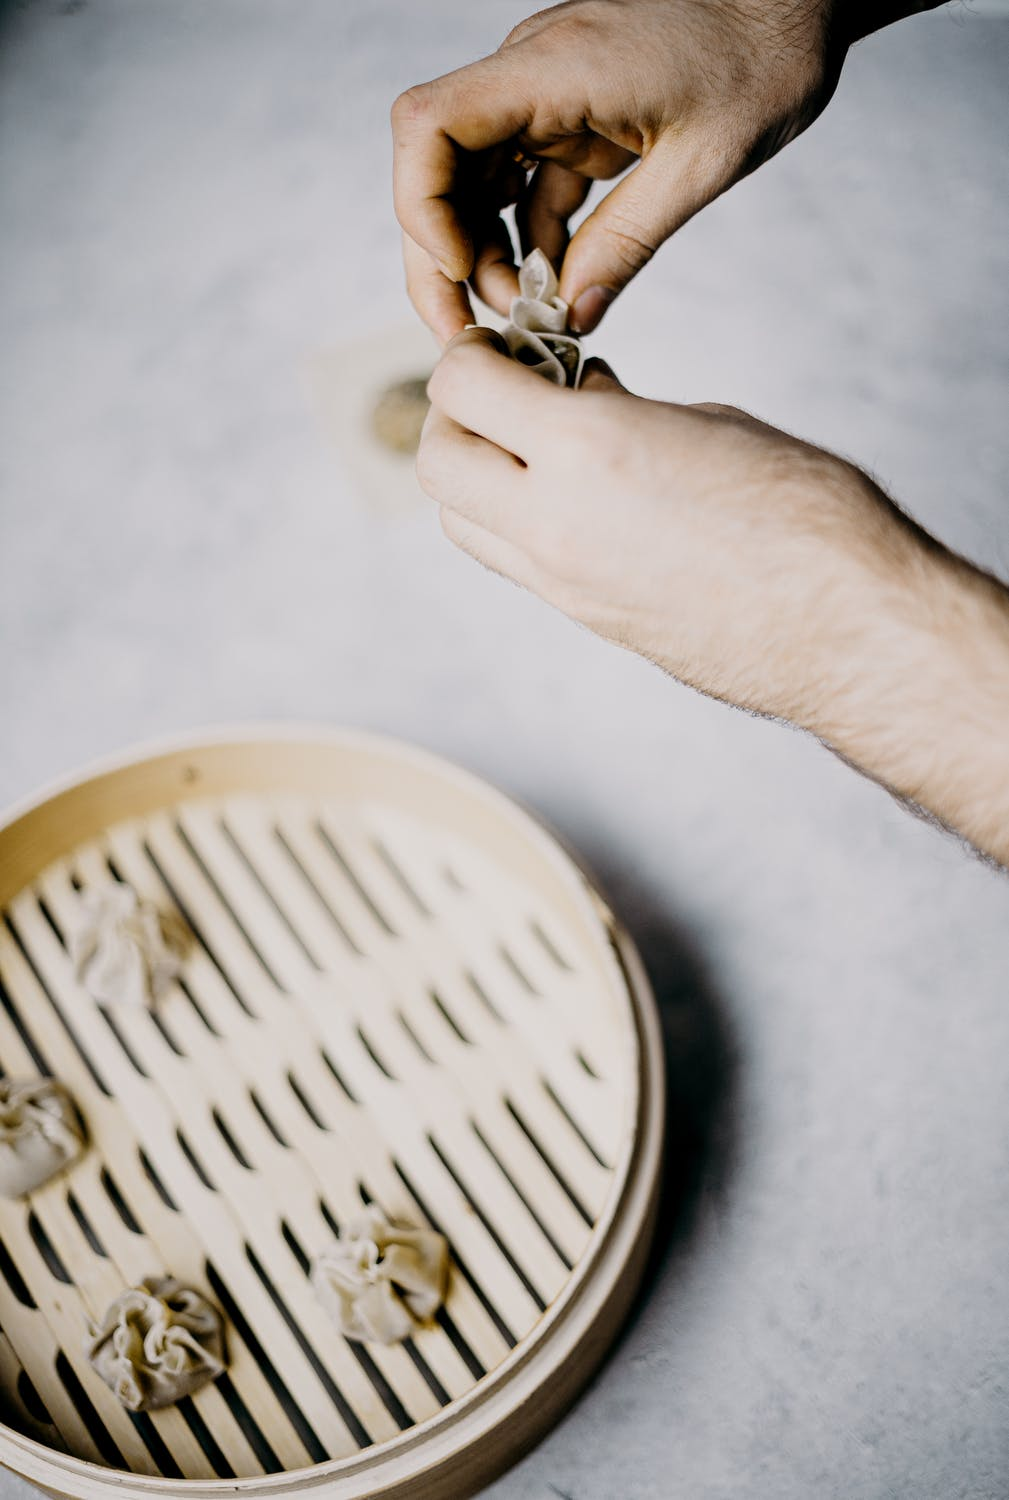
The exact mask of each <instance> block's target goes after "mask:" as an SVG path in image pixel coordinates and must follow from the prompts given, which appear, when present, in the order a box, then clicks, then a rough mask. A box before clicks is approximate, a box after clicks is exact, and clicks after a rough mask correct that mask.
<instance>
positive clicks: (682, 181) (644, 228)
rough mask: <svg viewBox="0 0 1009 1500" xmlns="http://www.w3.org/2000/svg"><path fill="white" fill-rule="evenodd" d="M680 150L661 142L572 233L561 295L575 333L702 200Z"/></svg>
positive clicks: (587, 328)
mask: <svg viewBox="0 0 1009 1500" xmlns="http://www.w3.org/2000/svg"><path fill="white" fill-rule="evenodd" d="M682 152H683V142H682V141H678V142H673V141H667V142H663V141H660V142H659V143H658V145H656V146H654V147H653V149H652V150H651V151H650V152H649V153H648V155H647V156H646V157H645V158H644V160H643V161H642V162H641V163H640V164H639V165H638V166H636V167H635V168H634V169H633V170H632V171H631V172H629V173H628V175H627V176H626V177H625V178H624V179H623V181H622V182H619V183H618V184H617V186H616V187H615V188H613V189H612V190H611V191H610V192H609V193H607V195H606V197H605V198H604V199H603V201H602V202H601V203H600V205H599V207H598V208H597V209H596V210H595V212H594V213H591V214H589V216H588V218H587V219H586V220H585V221H584V223H583V224H582V225H581V226H580V227H579V229H578V231H577V233H576V234H575V235H574V238H573V239H572V241H571V244H570V245H569V246H568V250H567V254H566V255H565V257H564V264H563V266H562V268H561V286H560V293H561V296H562V297H563V298H564V300H565V301H566V302H568V303H570V305H571V326H572V328H573V329H574V330H575V331H576V332H577V333H591V332H592V330H593V329H594V328H595V327H596V326H597V325H598V324H599V322H600V321H601V320H602V317H603V314H604V313H605V312H606V309H607V308H608V307H609V305H610V303H611V302H612V301H613V299H614V298H615V297H616V296H617V294H618V293H619V292H622V291H623V289H624V287H625V286H626V285H627V283H628V282H629V281H630V280H631V279H632V278H633V277H634V276H636V275H637V273H638V272H639V271H640V270H641V269H642V267H643V266H645V265H647V264H648V262H649V261H650V260H651V258H652V256H653V255H654V254H655V252H656V250H658V248H659V246H660V245H661V244H663V242H664V241H665V240H667V239H668V238H669V236H670V235H671V234H672V233H673V231H674V230H676V229H679V227H680V225H681V224H683V223H685V222H686V220H687V219H689V218H690V216H691V214H693V213H695V212H696V210H697V209H698V208H699V207H700V206H701V204H702V203H703V202H704V201H705V197H706V195H705V194H704V193H703V192H701V191H699V188H698V183H697V178H696V170H695V164H694V162H692V161H691V160H690V158H689V157H684V156H683V155H681V153H682ZM710 196H714V194H711V195H710Z"/></svg>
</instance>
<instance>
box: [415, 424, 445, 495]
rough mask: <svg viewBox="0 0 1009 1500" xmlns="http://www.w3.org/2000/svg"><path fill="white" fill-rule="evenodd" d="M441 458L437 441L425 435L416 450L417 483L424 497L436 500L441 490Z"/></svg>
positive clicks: (428, 434) (429, 435) (429, 434)
mask: <svg viewBox="0 0 1009 1500" xmlns="http://www.w3.org/2000/svg"><path fill="white" fill-rule="evenodd" d="M442 472H443V456H442V454H441V452H440V444H439V443H438V440H437V439H436V438H435V437H433V436H432V435H431V433H425V434H424V435H423V436H422V438H421V441H420V447H419V448H418V449H417V482H418V484H419V485H420V487H421V489H422V490H423V491H424V493H425V495H430V496H431V498H432V499H436V498H437V495H438V491H439V490H440V488H441V480H442Z"/></svg>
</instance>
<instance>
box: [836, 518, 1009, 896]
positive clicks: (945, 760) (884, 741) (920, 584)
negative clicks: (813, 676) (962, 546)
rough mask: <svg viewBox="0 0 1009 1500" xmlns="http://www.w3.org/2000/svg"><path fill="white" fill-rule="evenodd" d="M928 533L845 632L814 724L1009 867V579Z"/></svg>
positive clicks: (845, 751)
mask: <svg viewBox="0 0 1009 1500" xmlns="http://www.w3.org/2000/svg"><path fill="white" fill-rule="evenodd" d="M918 538H919V542H918V546H917V551H916V554H915V556H914V557H913V559H912V560H911V562H910V564H909V566H908V567H906V568H905V569H904V570H903V572H902V574H901V576H900V578H899V579H892V580H890V581H889V582H888V583H886V584H883V583H882V582H879V583H878V584H877V589H876V598H875V600H874V601H869V600H868V598H867V604H866V610H865V613H864V616H863V618H862V619H860V620H858V621H853V622H852V624H851V627H850V639H849V640H848V641H847V642H845V641H839V642H838V643H837V646H836V648H835V651H834V652H833V653H832V654H833V656H834V657H835V659H836V660H835V663H834V664H832V665H831V666H829V667H828V668H826V670H825V672H824V678H825V685H826V686H827V691H826V692H825V693H824V696H823V700H822V703H821V705H820V706H819V707H817V708H816V709H815V710H814V712H813V714H812V715H811V716H810V717H811V722H810V723H809V724H807V726H806V727H808V728H810V729H812V730H813V732H814V733H816V734H817V735H818V736H819V737H820V738H821V739H822V740H823V741H824V742H825V743H826V744H828V745H830V746H831V747H832V748H834V749H835V750H837V751H838V752H839V753H840V754H841V755H843V756H844V757H845V758H846V759H847V760H849V761H851V762H852V763H853V764H854V765H856V766H858V767H859V768H860V769H861V770H863V771H865V772H866V773H867V774H868V775H870V776H872V777H873V778H874V779H875V780H877V781H879V782H881V783H883V784H884V785H885V786H887V787H889V788H890V789H891V790H892V791H893V792H894V793H895V794H896V795H898V796H899V797H901V798H902V799H903V800H905V801H907V802H909V803H912V804H914V805H915V806H916V807H918V808H921V809H924V810H925V811H926V812H928V813H930V814H931V815H932V816H934V817H935V818H936V819H937V820H938V821H939V822H941V823H943V824H944V825H946V826H947V827H949V828H950V829H953V830H955V831H956V832H957V833H959V834H960V835H962V836H963V837H964V838H965V839H967V840H968V841H969V842H970V843H971V844H973V845H974V846H975V848H977V849H979V850H980V851H981V852H982V853H984V854H986V855H989V856H991V857H992V858H993V859H995V860H997V861H998V862H999V863H1000V864H1002V865H1005V866H1007V867H1009V590H1007V589H1006V588H1005V587H1004V586H1003V585H1002V584H1000V583H998V582H997V581H996V580H995V579H993V578H991V577H990V576H989V575H988V574H986V573H982V572H981V571H979V570H978V569H976V568H973V567H971V566H970V564H968V563H966V562H965V561H964V560H963V559H962V558H959V557H956V556H955V555H954V554H952V553H950V552H948V551H946V549H944V548H942V547H940V546H939V545H938V544H937V543H935V542H933V541H932V539H931V538H926V537H925V536H924V534H922V533H918ZM842 662H844V663H846V664H847V665H846V666H845V669H844V671H843V675H841V676H840V677H839V675H838V671H837V665H838V664H840V663H842Z"/></svg>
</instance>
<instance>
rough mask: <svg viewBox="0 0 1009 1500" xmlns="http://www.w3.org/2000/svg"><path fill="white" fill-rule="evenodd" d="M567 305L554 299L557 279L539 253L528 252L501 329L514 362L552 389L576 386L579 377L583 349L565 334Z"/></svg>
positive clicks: (542, 255) (574, 339) (574, 338)
mask: <svg viewBox="0 0 1009 1500" xmlns="http://www.w3.org/2000/svg"><path fill="white" fill-rule="evenodd" d="M568 311H569V309H568V304H567V303H566V302H565V301H564V299H563V298H562V297H559V296H558V295H557V276H556V274H555V272H554V268H553V266H552V265H551V264H550V262H549V261H548V260H547V258H546V256H545V255H544V254H543V251H542V250H533V251H531V252H530V253H529V254H528V255H527V256H526V258H525V260H524V261H523V262H522V265H521V266H520V268H519V295H518V296H517V297H513V298H512V305H511V314H510V320H509V322H508V323H506V324H505V326H504V328H503V329H502V334H503V336H504V340H505V343H506V344H507V345H508V349H509V351H510V353H511V355H512V358H513V359H517V360H518V361H519V363H520V364H523V365H528V366H529V368H530V369H531V370H535V371H536V373H537V375H543V376H545V377H546V379H547V380H552V381H553V383H554V385H570V386H576V385H577V384H578V382H579V380H580V379H581V373H582V346H581V344H580V343H579V342H578V339H577V338H576V337H575V335H574V334H572V333H569V332H568Z"/></svg>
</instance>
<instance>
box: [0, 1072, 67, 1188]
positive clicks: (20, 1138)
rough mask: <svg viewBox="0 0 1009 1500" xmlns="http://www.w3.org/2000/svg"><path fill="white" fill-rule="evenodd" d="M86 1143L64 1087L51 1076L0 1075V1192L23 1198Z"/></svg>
mask: <svg viewBox="0 0 1009 1500" xmlns="http://www.w3.org/2000/svg"><path fill="white" fill-rule="evenodd" d="M86 1144H87V1141H86V1136H85V1133H84V1126H83V1125H82V1123H81V1118H80V1115H79V1114H78V1113H77V1107H76V1105H75V1104H74V1101H73V1099H72V1098H71V1096H70V1094H69V1093H68V1091H67V1090H66V1089H65V1088H64V1087H63V1085H62V1083H58V1082H57V1080H56V1079H55V1078H3V1079H0V1193H2V1194H3V1196H4V1197H5V1198H23V1197H24V1195H25V1194H26V1193H31V1192H34V1191H35V1189H36V1188H38V1187H41V1186H42V1184H43V1183H44V1182H48V1181H49V1179H50V1177H55V1176H56V1173H57V1172H62V1171H63V1168H64V1167H68V1166H69V1165H70V1163H71V1162H73V1161H76V1160H77V1158H78V1157H79V1156H80V1155H81V1153H82V1151H83V1150H84V1148H85V1145H86Z"/></svg>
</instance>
